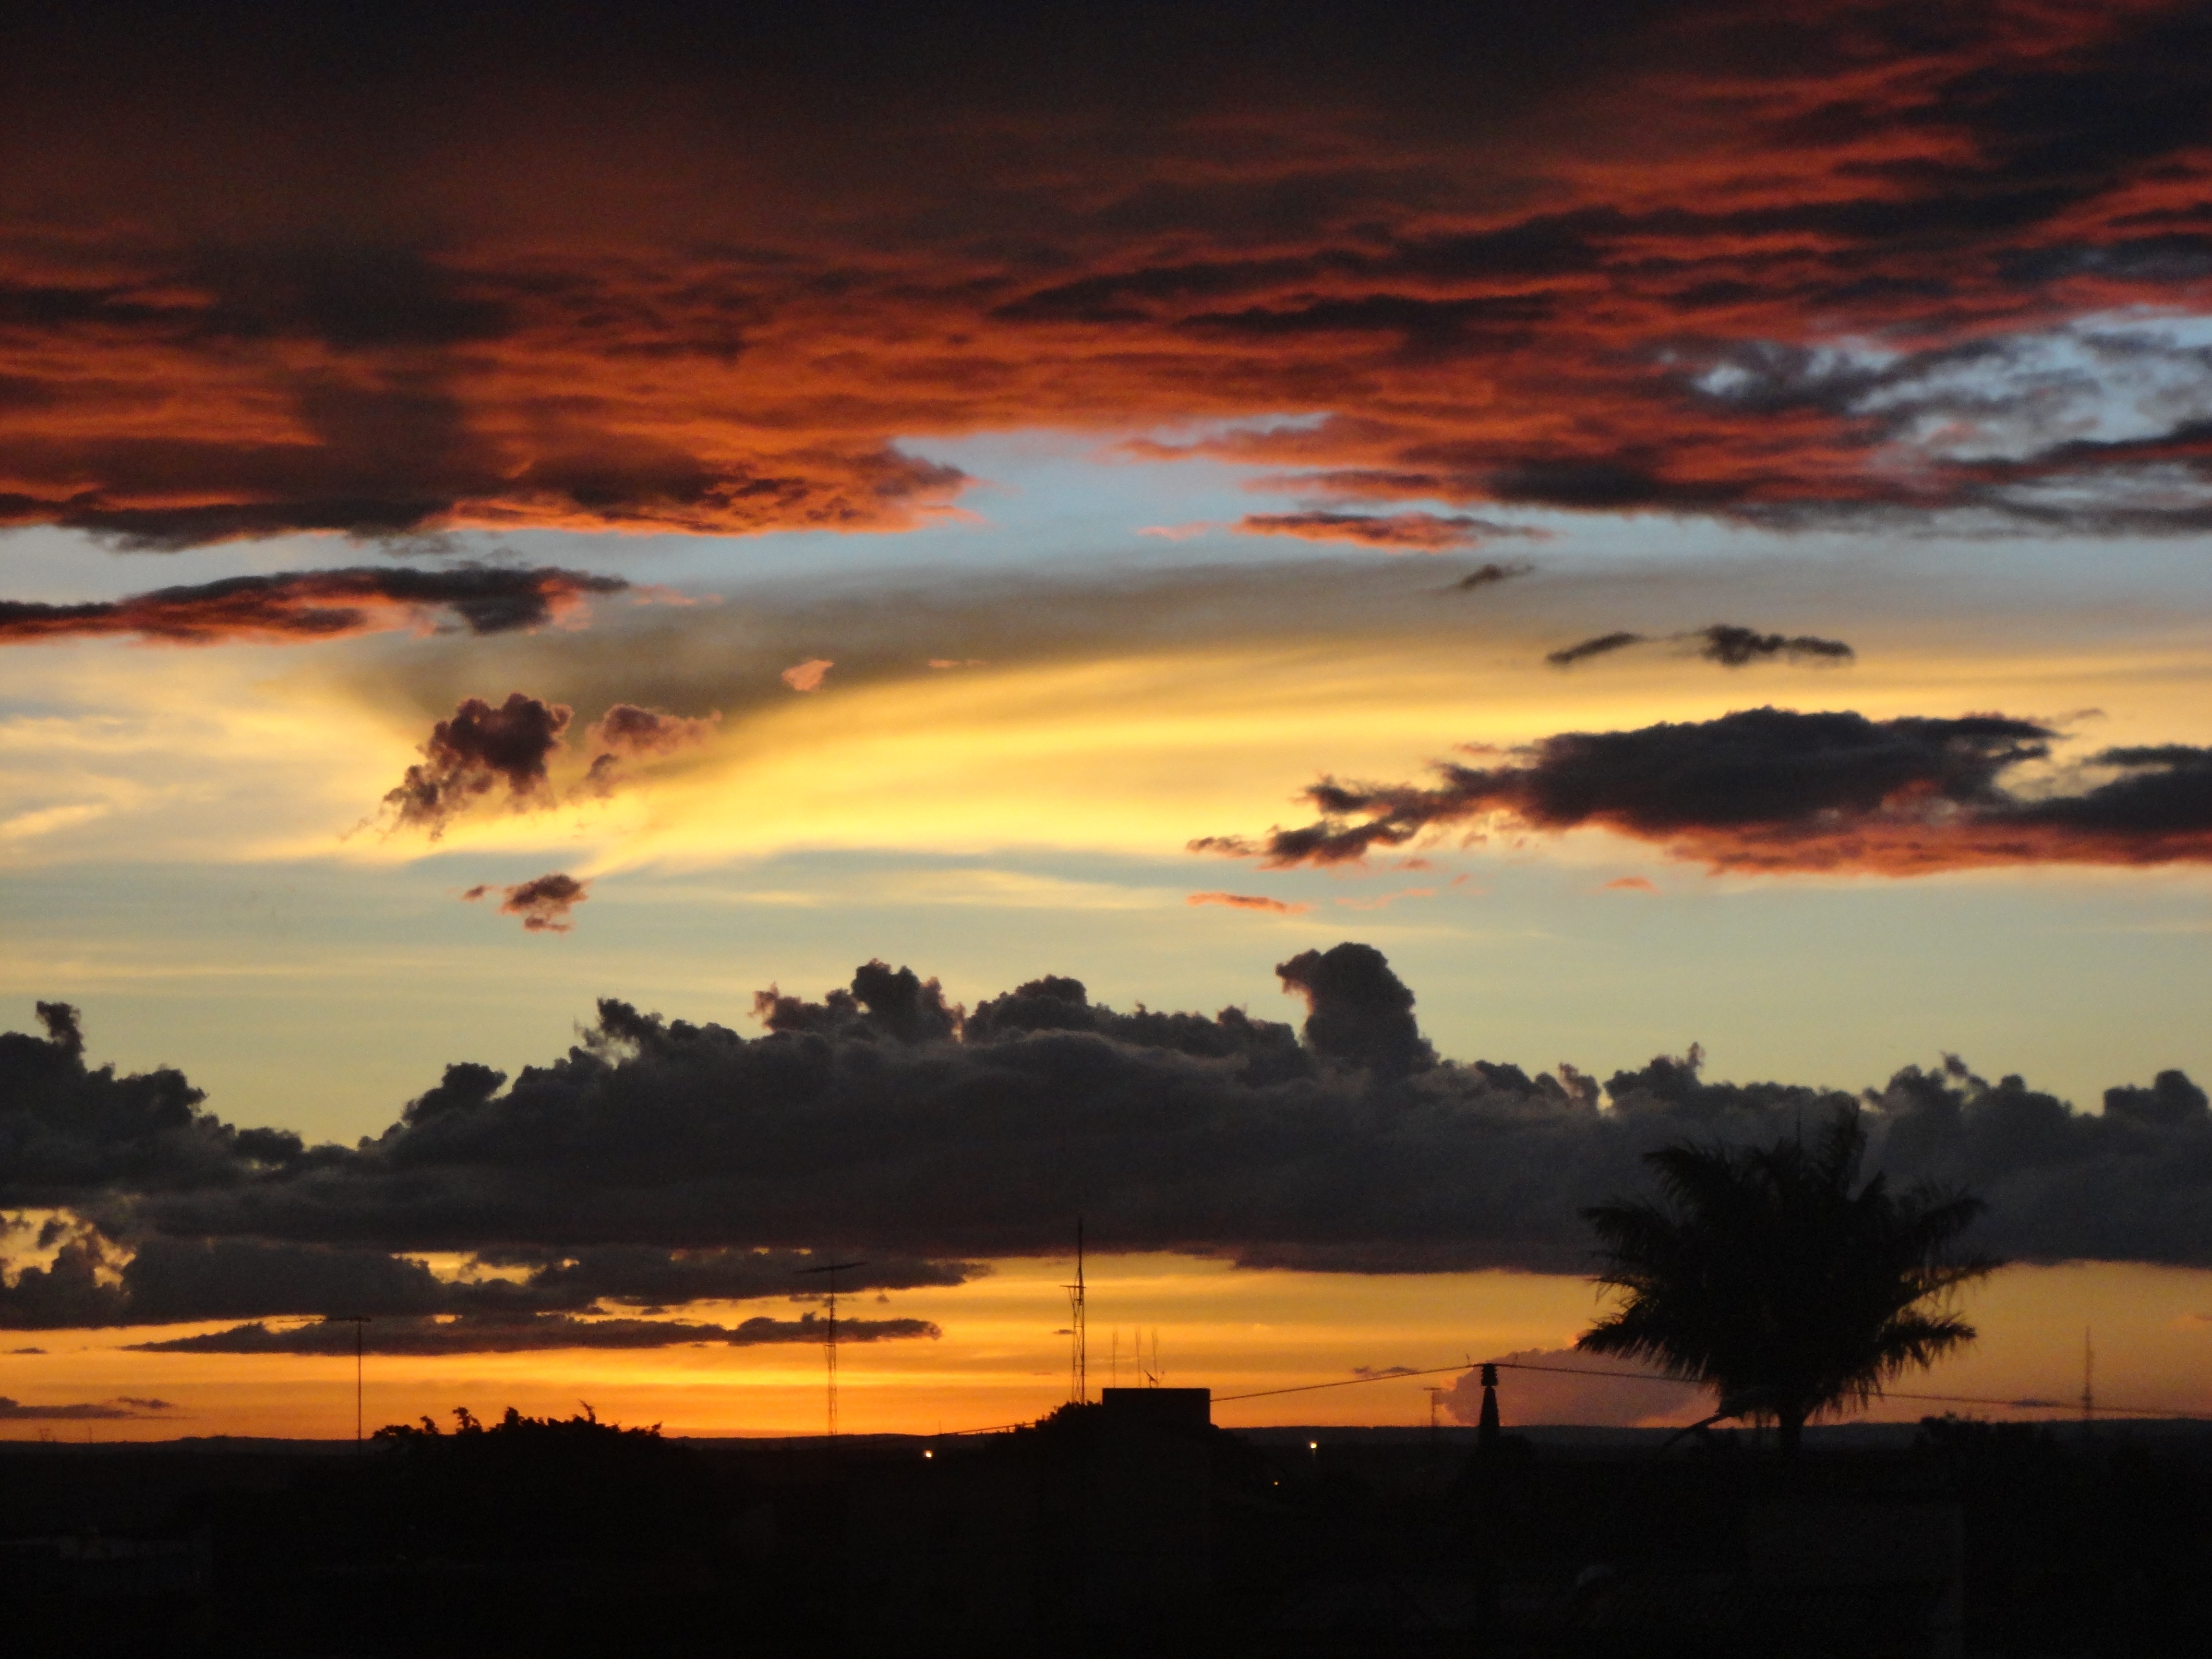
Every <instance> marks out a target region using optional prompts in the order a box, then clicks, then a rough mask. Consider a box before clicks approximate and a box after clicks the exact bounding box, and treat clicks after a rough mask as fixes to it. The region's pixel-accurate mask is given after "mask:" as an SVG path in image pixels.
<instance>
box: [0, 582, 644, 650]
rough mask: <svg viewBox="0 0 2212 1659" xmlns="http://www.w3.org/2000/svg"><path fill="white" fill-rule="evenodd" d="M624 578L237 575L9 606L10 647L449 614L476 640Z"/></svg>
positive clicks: (290, 631)
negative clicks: (115, 595)
mask: <svg viewBox="0 0 2212 1659" xmlns="http://www.w3.org/2000/svg"><path fill="white" fill-rule="evenodd" d="M628 588H629V583H628V582H627V581H625V580H623V579H622V578H621V577H619V576H594V575H591V574H586V573H585V572H583V571H580V570H562V569H557V568H552V567H550V566H548V567H544V568H538V569H534V570H530V569H518V568H510V567H507V566H503V565H480V564H464V565H458V566H455V567H453V568H448V569H443V570H415V569H409V568H402V567H392V568H353V569H346V570H312V571H295V572H293V573H290V574H284V575H276V576H234V577H232V578H230V579H229V580H226V581H219V582H207V583H204V584H203V585H201V586H197V587H164V588H160V589H157V590H156V591H155V592H150V593H138V594H134V595H132V596H131V598H129V599H116V600H112V601H106V602H101V603H92V604H85V605H36V604H32V603H29V602H27V601H22V600H15V599H6V600H0V645H21V644H25V643H27V642H30V641H40V640H63V639H90V638H99V637H106V636H114V635H135V636H137V638H140V639H143V640H149V641H161V642H162V643H164V644H168V645H215V644H219V643H227V642H231V641H254V642H257V643H263V644H287V643H293V642H296V641H307V640H325V639H336V638H340V637H343V636H346V635H355V634H366V633H371V632H374V631H376V630H379V629H390V628H404V627H409V626H415V627H422V626H426V625H428V624H429V623H431V622H433V621H434V620H435V618H436V617H438V616H439V615H440V614H441V613H446V614H450V615H451V616H453V617H458V618H459V620H460V622H461V623H462V624H463V625H464V626H465V627H466V628H467V629H468V630H469V631H470V632H471V633H472V634H504V633H509V632H512V631H513V630H514V629H524V628H535V627H537V626H538V625H539V624H540V623H546V622H550V621H552V620H553V619H554V618H556V617H561V616H564V615H567V614H568V613H570V612H572V611H574V610H575V609H576V608H577V607H578V606H579V605H580V604H581V603H582V602H583V600H584V599H585V598H586V596H587V595H590V594H594V593H619V592H624V591H625V590H626V589H628Z"/></svg>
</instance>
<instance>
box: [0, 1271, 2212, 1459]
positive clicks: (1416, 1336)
mask: <svg viewBox="0 0 2212 1659" xmlns="http://www.w3.org/2000/svg"><path fill="white" fill-rule="evenodd" d="M1087 1278H1088V1279H1089V1284H1090V1289H1091V1297H1090V1307H1091V1387H1092V1389H1094V1390H1095V1389H1098V1388H1101V1387H1103V1386H1106V1385H1107V1384H1108V1383H1109V1382H1110V1381H1112V1380H1113V1379H1112V1375H1111V1358H1110V1352H1111V1346H1112V1341H1113V1335H1114V1333H1115V1332H1116V1331H1117V1330H1118V1331H1119V1332H1120V1333H1121V1335H1122V1350H1121V1351H1122V1354H1123V1366H1124V1370H1123V1375H1122V1376H1121V1381H1122V1382H1123V1383H1133V1380H1134V1378H1133V1376H1132V1375H1131V1373H1130V1370H1129V1362H1128V1356H1129V1354H1130V1352H1131V1346H1132V1344H1133V1341H1134V1340H1136V1338H1137V1335H1138V1334H1139V1333H1142V1334H1143V1340H1144V1341H1145V1343H1146V1349H1147V1352H1149V1351H1150V1344H1151V1341H1152V1333H1154V1332H1157V1333H1158V1342H1159V1352H1160V1356H1161V1359H1162V1363H1163V1364H1164V1369H1165V1371H1166V1377H1165V1380H1166V1382H1167V1383H1168V1384H1169V1385H1170V1386H1180V1385H1188V1386H1194V1387H1206V1388H1210V1389H1212V1390H1213V1392H1214V1394H1215V1395H1216V1396H1217V1397H1218V1396H1221V1395H1231V1394H1242V1393H1247V1392H1253V1391H1256V1390H1260V1389H1277V1388H1287V1387H1291V1386H1294V1385H1297V1384H1301V1383H1319V1382H1337V1381H1341V1380H1343V1379H1345V1378H1347V1377H1348V1376H1351V1375H1352V1371H1353V1370H1354V1368H1356V1367H1359V1366H1366V1367H1369V1368H1371V1369H1376V1370H1380V1369H1383V1368H1386V1367H1389V1366H1392V1365H1407V1366H1412V1367H1416V1368H1425V1367H1429V1366H1433V1365H1449V1364H1456V1363H1457V1362H1459V1361H1461V1360H1462V1359H1463V1358H1468V1357H1472V1358H1475V1359H1481V1358H1486V1357H1493V1356H1497V1355H1500V1354H1504V1353H1509V1352H1522V1351H1527V1350H1530V1349H1539V1348H1548V1349H1559V1348H1565V1347H1566V1346H1569V1345H1570V1344H1571V1342H1572V1340H1573V1339H1574V1336H1575V1334H1576V1333H1577V1332H1578V1331H1579V1330H1581V1329H1582V1328H1583V1326H1584V1325H1585V1324H1587V1322H1588V1321H1589V1316H1590V1315H1591V1312H1592V1310H1593V1309H1594V1307H1595V1301H1594V1298H1593V1293H1592V1291H1591V1289H1590V1287H1589V1285H1588V1284H1587V1283H1586V1282H1585V1281H1583V1280H1581V1279H1573V1278H1563V1277H1547V1276H1541V1275H1536V1274H1530V1273H1464V1274H1438V1275H1423V1276H1401V1277H1376V1278H1364V1277H1349V1276H1337V1275H1325V1274H1313V1273H1273V1272H1265V1273H1250V1272H1243V1271H1239V1270H1237V1269H1234V1268H1231V1267H1228V1266H1226V1265H1225V1264H1223V1263H1220V1262H1215V1261H1194V1260H1191V1259H1188V1258H1184V1257H1176V1256H1156V1255H1155V1256H1124V1257H1110V1256H1105V1257H1095V1258H1093V1259H1092V1261H1091V1263H1090V1264H1089V1270H1088V1273H1087ZM1065 1279H1066V1264H1065V1263H1062V1262H1054V1261H1009V1262H1004V1263H1001V1264H1000V1267H999V1271H998V1272H996V1273H993V1274H991V1275H989V1276H987V1277H986V1278H984V1279H978V1280H975V1281H973V1282H971V1283H970V1284H968V1285H963V1286H960V1287H958V1288H957V1289H951V1290H937V1291H905V1292H900V1293H898V1294H896V1295H895V1296H894V1297H892V1298H891V1304H890V1307H888V1308H884V1309H882V1311H884V1312H886V1313H894V1312H895V1313H896V1314H898V1315H900V1316H918V1317H924V1318H930V1319H934V1320H937V1321H938V1322H939V1323H940V1324H942V1325H943V1327H944V1329H945V1335H944V1337H943V1338H942V1339H941V1340H937V1341H927V1340H923V1341H903V1342H896V1343H881V1344H866V1343H863V1344H851V1345H847V1346H842V1348H841V1349H840V1353H839V1371H840V1376H841V1382H842V1388H841V1398H840V1413H839V1415H840V1419H841V1421H842V1425H843V1427H844V1429H845V1431H847V1432H849V1433H902V1434H931V1433H936V1432H939V1431H948V1432H949V1431H959V1430H968V1429H980V1428H987V1427H993V1426H997V1425H1006V1424H1011V1423H1016V1422H1025V1421H1030V1420H1032V1419H1035V1418H1036V1417H1038V1416H1040V1415H1042V1413H1046V1412H1048V1411H1049V1410H1051V1409H1052V1407H1054V1406H1055V1405H1056V1404H1058V1403H1059V1402H1060V1401H1063V1400H1065V1399H1066V1397H1067V1390H1068V1381H1067V1362H1068V1340H1067V1338H1066V1336H1064V1335H1061V1334H1057V1333H1058V1332H1060V1330H1061V1329H1062V1328H1064V1326H1065V1322H1066V1297H1065V1295H1064V1292H1063V1291H1062V1289H1061V1285H1062V1283H1063V1281H1064V1280H1065ZM761 1306H762V1304H748V1305H747V1307H746V1308H745V1309H744V1311H745V1312H757V1311H760V1310H761ZM878 1307H879V1304H877V1303H876V1302H875V1300H874V1298H873V1297H872V1296H866V1295H862V1296H856V1297H851V1298H850V1299H849V1300H848V1301H847V1300H842V1299H841V1313H842V1314H845V1315H848V1316H851V1317H854V1318H866V1317H870V1316H873V1315H874V1314H876V1313H877V1311H878ZM733 1311H735V1310H731V1309H728V1308H717V1307H715V1306H714V1304H701V1305H700V1306H698V1307H695V1308H692V1309H690V1310H685V1314H684V1316H685V1317H688V1318H698V1319H722V1320H725V1321H726V1320H727V1319H728V1318H729V1317H730V1316H732V1312H733ZM1966 1311H1967V1313H1968V1316H1969V1317H1971V1318H1972V1320H1973V1321H1974V1322H1976V1323H1977V1324H1978V1326H1979V1327H1980V1329H1981V1332H1982V1340H1981V1341H1980V1342H1979V1344H1978V1346H1976V1347H1975V1348H1974V1349H1973V1350H1972V1351H1971V1352H1969V1353H1968V1354H1967V1355H1966V1357H1965V1358H1960V1359H1959V1360H1955V1361H1953V1362H1949V1363H1947V1364H1944V1365H1942V1366H1941V1367H1939V1368H1938V1369H1937V1370H1934V1371H1932V1372H1929V1373H1926V1374H1924V1375H1923V1376H1920V1377H1917V1378H1915V1379H1912V1380H1910V1381H1907V1382H1905V1383H1900V1384H1899V1389H1901V1390H1903V1391H1905V1392H1908V1393H1928V1394H1952V1395H1974V1396H1987V1397H1990V1398H1996V1399H2003V1400H2014V1399H2021V1398H2028V1397H2033V1398H2039V1399H2045V1400H2057V1401H2065V1402H2069V1406H2070V1402H2071V1401H2073V1400H2074V1399H2075V1396H2076V1395H2078V1393H2079V1390H2080V1386H2081V1333H2082V1330H2083V1328H2084V1327H2085V1326H2093V1327H2094V1328H2095V1331H2096V1342H2097V1353H2098V1391H2099V1393H2100V1396H2101V1397H2103V1398H2104V1399H2105V1400H2106V1401H2108V1402H2110V1403H2113V1404H2127V1405H2145V1406H2152V1407H2160V1408H2164V1409H2171V1410H2174V1411H2180V1412H2197V1413H2208V1412H2212V1383H2208V1382H2207V1380H2206V1378H2207V1376H2208V1370H2212V1368H2208V1365H2207V1363H2206V1362H2207V1360H2208V1359H2212V1317H2208V1314H2212V1272H2204V1271H2185V1270H2180V1269H2161V1268H2149V1267H2126V1266H2116V1265H2094V1264H2093V1265H2076V1266H2069V1267H2046V1268H2019V1267H2016V1268H2010V1269H2007V1270H2005V1271H2004V1272H2002V1273H1999V1274H1998V1275H1997V1276H1996V1279H1994V1280H1992V1281H1991V1282H1990V1284H1989V1285H1986V1286H1985V1287H1984V1288H1983V1289H1981V1290H1979V1291H1976V1292H1972V1293H1970V1294H1969V1296H1968V1297H1967V1298H1966ZM740 1316H741V1315H740ZM215 1328H219V1327H217V1326H215V1325H208V1326H201V1327H174V1328H165V1329H163V1330H162V1331H161V1332H160V1333H159V1334H160V1335H161V1336H162V1337H168V1336H174V1335H179V1334H185V1332H187V1331H188V1330H192V1329H215ZM20 1335H21V1339H22V1340H21V1342H20V1343H18V1344H17V1345H16V1346H41V1347H45V1348H46V1349H47V1350H48V1352H46V1354H44V1355H39V1356H22V1355H19V1356H12V1357H9V1358H7V1360H6V1361H5V1373H4V1374H5V1376H6V1377H7V1379H8V1380H7V1383H6V1384H5V1386H4V1388H0V1392H4V1393H6V1394H9V1395H12V1396H13V1397H15V1398H16V1399H18V1400H21V1401H25V1402H27V1403H31V1404H41V1403H47V1402H53V1401H61V1400H63V1399H67V1400H71V1401H89V1400H99V1399H112V1398H116V1397H119V1396H123V1395H137V1396H140V1397H151V1398H158V1399H162V1400H167V1401H173V1402H175V1404H176V1405H177V1407H179V1409H178V1410H177V1411H175V1412H174V1413H161V1414H159V1415H157V1416H154V1417H149V1418H145V1419H135V1420H107V1421H92V1422H46V1423H40V1422H21V1421H18V1422H0V1437H8V1438H15V1439H28V1438H36V1437H39V1435H40V1433H41V1432H42V1431H43V1432H45V1433H47V1434H50V1435H51V1436H52V1437H56V1438H60V1439H70V1440H74V1439H80V1438H83V1439H148V1438H168V1437H173V1436H177V1435H180V1434H199V1435H206V1434H234V1435H267V1436H276V1437H303V1438H343V1437H348V1436H349V1435H350V1434H351V1433H352V1431H353V1390H352V1383H353V1362H352V1359H351V1358H350V1357H343V1358H329V1357H314V1358H289V1357H288V1358H270V1357H260V1356H253V1357H247V1356H233V1355H204V1354H146V1353H131V1352H123V1351H122V1350H123V1345H124V1344H125V1343H128V1342H133V1341H143V1340H148V1339H149V1336H151V1335H153V1333H149V1332H144V1331H135V1330H134V1331H101V1332H69V1333H38V1332H25V1333H21V1334H20ZM366 1376H367V1399H368V1423H369V1425H370V1426H371V1427H372V1428H373V1427H374V1426H376V1425H380V1424H383V1423H388V1422H392V1421H401V1420H404V1421H410V1422H411V1421H413V1420H414V1419H416V1418H417V1417H420V1416H422V1415H423V1414H425V1413H428V1414H429V1415H432V1416H434V1417H437V1418H440V1419H445V1420H447V1421H450V1419H448V1418H447V1413H450V1411H451V1409H452V1408H453V1407H455V1406H463V1405H465V1406H467V1407H469V1408H470V1409H471V1411H473V1412H475V1413H477V1415H478V1416H480V1417H483V1416H489V1415H491V1414H493V1413H497V1412H499V1411H502V1410H504V1409H505V1408H506V1407H507V1406H509V1405H513V1406H515V1407H518V1408H520V1409H521V1410H523V1411H526V1412H528V1413H532V1414H541V1413H549V1412H550V1413H556V1414H561V1415H565V1414H566V1413H569V1412H571V1411H574V1410H576V1409H577V1408H578V1406H579V1402H580V1401H590V1402H591V1403H592V1407H594V1409H596V1410H597V1411H598V1412H599V1414H600V1416H601V1417H603V1418H612V1419H619V1420H621V1421H623V1422H625V1423H653V1422H659V1423H660V1424H662V1425H664V1427H665V1430H666V1431H667V1432H669V1433H671V1434H699V1435H745V1434H757V1435H787V1434H789V1435H812V1434H818V1433H820V1432H821V1431H822V1424H823V1365H822V1357H821V1350H820V1349H819V1348H818V1347H817V1346H814V1345H811V1344H807V1345H803V1346H800V1345H794V1346H774V1347H752V1348H731V1347H727V1346H708V1347H678V1348H670V1349H653V1350H638V1351H629V1352H608V1351H593V1350H563V1351H556V1352H538V1353H516V1354H457V1355H452V1356H447V1357H443V1358H404V1357H386V1356H380V1355H376V1354H371V1355H370V1356H369V1358H368V1364H367V1368H366ZM1451 1380H1452V1379H1451V1377H1450V1376H1425V1377H1414V1378H1406V1379H1388V1380H1383V1381H1378V1382H1375V1383H1360V1384H1357V1385H1353V1386H1349V1387H1343V1388H1333V1389H1318V1390H1315V1391H1313V1392H1310V1393H1304V1394H1291V1395H1276V1396H1273V1397H1271V1398H1264V1399H1257V1400H1250V1401H1228V1402H1225V1403H1223V1404H1220V1405H1218V1406H1217V1407H1216V1409H1215V1412H1214V1420H1215V1421H1216V1422H1217V1423H1220V1424H1222V1425H1225V1426H1228V1427H1232V1428H1234V1427H1256V1426H1261V1425H1267V1424H1281V1423H1312V1424H1334V1425H1362V1424H1383V1425H1389V1424H1398V1425H1407V1426H1411V1425H1415V1424H1419V1423H1425V1421H1426V1420H1427V1411H1428V1396H1427V1395H1426V1393H1425V1389H1426V1388H1427V1387H1428V1386H1429V1385H1431V1384H1435V1383H1449V1382H1451ZM1545 1386H1546V1384H1545V1383H1544V1382H1543V1380H1542V1379H1541V1377H1539V1376H1536V1375H1534V1374H1520V1373H1509V1374H1508V1376H1507V1378H1506V1385H1505V1388H1504V1393H1503V1395H1502V1396H1501V1397H1502V1400H1503V1402H1504V1409H1505V1413H1506V1417H1507V1420H1508V1422H1509V1424H1510V1423H1513V1422H1516V1421H1517V1422H1529V1421H1540V1420H1549V1419H1547V1414H1546V1413H1545V1409H1544V1407H1543V1404H1542V1401H1543V1390H1544V1388H1545ZM1608 1386H1613V1385H1608ZM1644 1386H1645V1385H1642V1384H1637V1383H1621V1384H1619V1385H1617V1387H1618V1389H1620V1390H1621V1391H1622V1395H1623V1398H1624V1399H1625V1400H1626V1401H1635V1400H1637V1399H1638V1397H1639V1396H1638V1393H1637V1390H1638V1389H1640V1388H1643V1387H1644ZM1623 1409H1624V1411H1625V1412H1626V1411H1630V1410H1633V1409H1640V1408H1632V1407H1623ZM1946 1409H1950V1410H1955V1411H1957V1412H1959V1413H1960V1414H1962V1415H1982V1416H1990V1415H1999V1416H2002V1415H2006V1414H2007V1413H2004V1412H2002V1411H1996V1412H1993V1411H1991V1410H1990V1409H1988V1408H1985V1407H1966V1406H1958V1407H1944V1406H1942V1405H1940V1404H1926V1403H1921V1402H1916V1401H1906V1400H1901V1399H1899V1400H1891V1401H1884V1402H1880V1403H1878V1404H1877V1405H1876V1406H1875V1408H1874V1409H1873V1410H1872V1411H1871V1412H1870V1413H1868V1415H1869V1417H1871V1418H1873V1419H1879V1420H1886V1421H1905V1422H1909V1421H1913V1420H1916V1419H1918V1418H1920V1417H1923V1416H1925V1415H1928V1414H1930V1413H1937V1414H1940V1413H1942V1412H1943V1411H1944V1410H1946ZM2015 1414H2017V1413H2015ZM2026 1414H2027V1415H2031V1416H2038V1415H2045V1413H2026ZM1650 1420H1651V1421H1655V1422H1662V1423H1673V1422H1680V1421H1684V1420H1687V1419H1686V1418H1685V1417H1683V1416H1682V1415H1681V1413H1679V1412H1675V1413H1671V1414H1669V1413H1659V1414H1657V1415H1656V1416H1655V1417H1653V1418H1652V1419H1650Z"/></svg>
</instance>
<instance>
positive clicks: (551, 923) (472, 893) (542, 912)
mask: <svg viewBox="0 0 2212 1659" xmlns="http://www.w3.org/2000/svg"><path fill="white" fill-rule="evenodd" d="M589 886H590V883H588V882H582V881H578V880H577V879H576V878H575V877H574V876H566V875H562V874H561V873H559V872H555V873H553V874H551V875H547V876H538V877H535V878H532V879H531V880H529V881H524V882H517V883H516V884H514V885H513V886H512V887H507V888H502V889H501V891H502V892H503V893H504V894H505V895H506V896H505V897H503V898H502V899H501V901H500V905H499V913H500V915H503V916H520V917H521V918H522V925H523V927H525V928H526V930H527V931H529V932H531V933H567V932H568V930H569V929H570V928H571V927H574V926H575V925H576V924H575V922H574V920H573V919H572V918H573V915H574V910H575V908H576V907H577V906H578V905H580V904H581V903H582V902H584V901H585V900H586V899H587V898H589V897H591V894H590V893H589V892H587V891H586V888H588V887H589ZM490 891H491V889H490V888H489V886H476V887H471V888H470V889H469V890H468V891H467V892H465V893H464V894H462V895H461V896H462V897H463V898H464V899H466V900H468V901H470V902H475V901H476V900H477V899H480V898H482V897H483V896H484V895H485V894H487V893H489V892H490Z"/></svg>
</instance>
